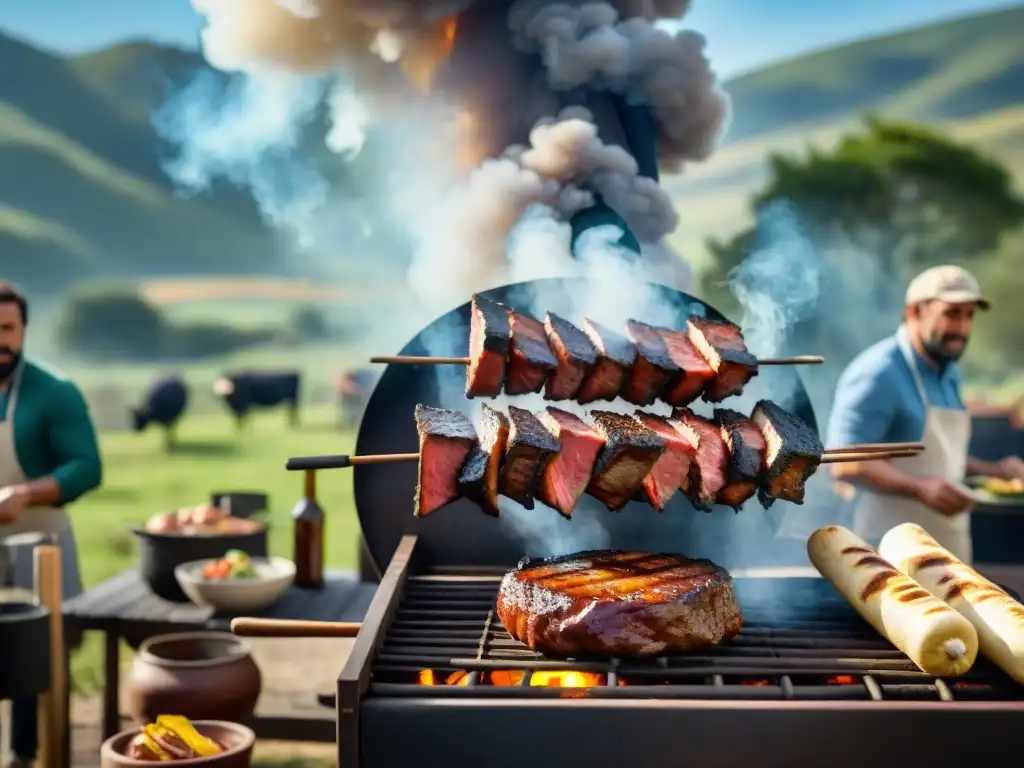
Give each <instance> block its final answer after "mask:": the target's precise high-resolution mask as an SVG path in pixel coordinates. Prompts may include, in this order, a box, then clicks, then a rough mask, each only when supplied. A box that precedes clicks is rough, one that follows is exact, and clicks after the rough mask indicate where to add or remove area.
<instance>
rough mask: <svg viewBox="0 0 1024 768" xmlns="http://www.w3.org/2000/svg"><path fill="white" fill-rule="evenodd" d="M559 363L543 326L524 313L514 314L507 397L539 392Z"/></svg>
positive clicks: (506, 381) (506, 385)
mask: <svg viewBox="0 0 1024 768" xmlns="http://www.w3.org/2000/svg"><path fill="white" fill-rule="evenodd" d="M557 367H558V360H556V359H555V355H554V353H552V351H551V349H550V348H549V347H548V337H547V334H546V333H545V332H544V326H543V324H542V323H541V322H540V321H539V320H537V319H535V318H533V317H530V316H529V315H524V314H523V313H522V312H513V313H512V347H511V353H510V355H509V358H508V378H507V379H506V380H505V394H507V395H529V394H531V393H533V392H540V390H541V387H543V386H544V380H545V379H546V378H547V377H548V374H549V373H551V372H552V371H554V370H555V368H557Z"/></svg>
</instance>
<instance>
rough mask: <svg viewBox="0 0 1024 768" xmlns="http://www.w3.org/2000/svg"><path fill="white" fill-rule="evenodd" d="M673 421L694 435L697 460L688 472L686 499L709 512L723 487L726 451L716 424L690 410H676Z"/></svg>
mask: <svg viewBox="0 0 1024 768" xmlns="http://www.w3.org/2000/svg"><path fill="white" fill-rule="evenodd" d="M672 418H673V419H674V420H675V421H678V422H679V423H680V424H682V425H684V426H686V427H689V428H690V429H692V430H693V431H694V432H696V433H697V441H698V444H697V460H696V461H695V462H693V464H692V465H691V468H690V477H689V482H688V489H685V488H684V489H683V490H684V491H687V497H688V498H689V499H690V503H691V504H693V506H695V507H696V508H697V509H703V510H705V511H707V512H710V511H711V507H712V506H713V505H714V503H715V500H716V499H717V498H718V492H719V491H721V490H722V488H724V487H725V471H726V462H727V461H728V460H729V449H728V448H727V447H726V445H725V440H724V439H723V438H722V430H721V428H720V427H719V426H718V425H717V424H712V423H711V422H710V421H708V420H707V419H702V418H701V417H700V416H698V415H697V414H695V413H694V412H693V411H691V410H690V409H689V408H677V409H676V410H675V411H674V412H673V414H672Z"/></svg>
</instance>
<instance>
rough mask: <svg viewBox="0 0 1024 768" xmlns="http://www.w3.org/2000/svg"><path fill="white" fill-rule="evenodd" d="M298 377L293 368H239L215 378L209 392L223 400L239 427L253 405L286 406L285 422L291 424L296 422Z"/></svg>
mask: <svg viewBox="0 0 1024 768" xmlns="http://www.w3.org/2000/svg"><path fill="white" fill-rule="evenodd" d="M301 380H302V376H301V374H299V373H298V372H297V371H239V372H237V373H229V374H226V375H225V376H223V377H221V378H220V379H218V380H217V382H216V383H215V384H214V385H213V392H214V394H215V395H217V396H219V397H221V398H222V399H223V400H224V403H225V404H226V405H227V406H228V408H229V409H230V410H231V413H233V414H234V416H235V421H236V424H237V425H238V426H239V427H241V426H242V424H243V423H244V422H245V417H246V414H248V413H249V411H251V410H253V409H254V408H277V407H279V406H283V407H286V408H287V409H288V422H289V424H290V425H291V426H293V427H295V426H297V425H298V423H299V385H300V383H301Z"/></svg>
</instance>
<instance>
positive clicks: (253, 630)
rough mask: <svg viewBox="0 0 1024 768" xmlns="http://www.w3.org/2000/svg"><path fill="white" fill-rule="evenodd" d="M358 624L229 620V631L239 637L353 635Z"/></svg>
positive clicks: (356, 633)
mask: <svg viewBox="0 0 1024 768" xmlns="http://www.w3.org/2000/svg"><path fill="white" fill-rule="evenodd" d="M359 626H360V625H359V624H357V623H355V622H351V621H302V620H293V619H253V618H248V617H239V618H237V619H232V620H231V632H232V633H233V634H236V635H238V636H239V637H282V638H298V637H355V636H356V635H358V634H359Z"/></svg>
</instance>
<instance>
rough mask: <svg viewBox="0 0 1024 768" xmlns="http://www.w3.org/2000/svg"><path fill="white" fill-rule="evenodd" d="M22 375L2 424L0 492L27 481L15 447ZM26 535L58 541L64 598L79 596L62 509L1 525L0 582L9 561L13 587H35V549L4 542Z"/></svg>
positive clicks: (36, 511) (33, 511)
mask: <svg viewBox="0 0 1024 768" xmlns="http://www.w3.org/2000/svg"><path fill="white" fill-rule="evenodd" d="M21 371H22V368H20V367H19V368H18V369H17V371H16V372H15V373H14V376H13V377H12V378H11V383H10V387H11V389H10V396H9V397H8V398H7V413H6V418H5V419H4V420H3V422H0V488H4V487H6V486H8V485H18V484H20V483H24V482H26V480H27V479H28V478H26V477H25V473H24V472H23V471H22V469H21V464H20V463H18V454H17V451H16V450H15V446H14V413H15V409H16V408H17V405H18V391H19V389H20V386H21ZM23 533H44V534H50V535H52V536H54V537H55V538H56V543H57V545H58V546H59V547H60V549H61V574H62V577H63V578H62V580H61V581H62V583H61V587H62V589H63V594H62V597H63V599H65V600H67V599H69V598H71V597H75V596H76V595H78V594H80V593H81V591H82V582H81V577H80V576H79V573H78V551H77V549H76V546H75V537H74V533H73V532H72V530H71V521H70V519H69V518H68V515H67V512H65V511H64V510H63V509H62V508H59V507H31V508H29V509H27V510H25V513H24V514H23V515H22V516H21V517H20V518H18V519H17V520H16V521H15V522H13V523H11V524H9V525H0V582H3V581H4V579H5V578H6V577H8V576H9V575H10V574H9V568H10V565H11V562H10V561H9V560H8V558H9V557H10V558H12V559H13V565H14V573H13V576H14V582H13V585H12V586H15V587H19V588H21V589H29V590H31V589H33V587H34V584H33V580H34V570H35V567H34V557H33V552H32V550H33V547H32V546H17V545H15V546H13V547H7V546H4V539H5V538H7V537H8V536H14V535H16V534H23ZM0 586H2V584H0Z"/></svg>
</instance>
